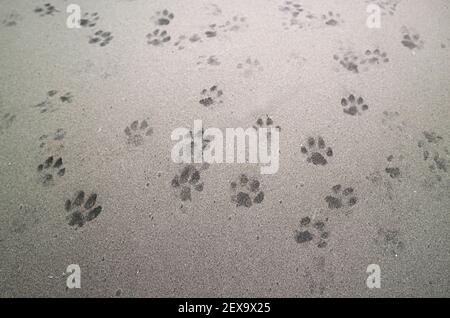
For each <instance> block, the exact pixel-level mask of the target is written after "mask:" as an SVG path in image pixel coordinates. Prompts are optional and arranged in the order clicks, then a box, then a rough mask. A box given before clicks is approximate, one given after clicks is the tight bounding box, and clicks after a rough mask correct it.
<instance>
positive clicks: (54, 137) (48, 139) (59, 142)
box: [39, 128, 66, 153]
mask: <svg viewBox="0 0 450 318" xmlns="http://www.w3.org/2000/svg"><path fill="white" fill-rule="evenodd" d="M65 136H66V131H65V130H64V129H62V128H58V129H57V130H56V131H55V132H53V133H51V134H44V135H41V136H40V137H39V148H40V149H42V150H43V151H44V152H46V153H47V152H56V153H57V152H59V151H61V150H62V149H63V148H64V145H63V140H64V137H65Z"/></svg>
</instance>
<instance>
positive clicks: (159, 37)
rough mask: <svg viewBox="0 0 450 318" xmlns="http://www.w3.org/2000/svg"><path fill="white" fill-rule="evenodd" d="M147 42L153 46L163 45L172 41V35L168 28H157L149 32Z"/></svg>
mask: <svg viewBox="0 0 450 318" xmlns="http://www.w3.org/2000/svg"><path fill="white" fill-rule="evenodd" d="M146 37H147V44H150V45H153V46H161V45H163V44H164V43H167V42H169V41H170V35H169V34H168V33H167V31H166V30H160V29H156V30H155V31H153V32H152V33H149V34H147V36H146Z"/></svg>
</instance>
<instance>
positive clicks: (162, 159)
mask: <svg viewBox="0 0 450 318" xmlns="http://www.w3.org/2000/svg"><path fill="white" fill-rule="evenodd" d="M48 1H51V2H50V3H47V2H45V1H44V0H42V1H40V0H39V1H36V0H33V1H32V0H0V15H1V16H0V70H1V71H0V297H20V296H23V297H449V296H450V248H449V247H450V234H449V233H450V161H449V160H450V153H449V149H450V112H449V107H450V76H449V71H450V4H449V2H448V1H447V0H403V1H400V0H384V1H381V0H378V1H366V0H345V1H344V0H321V1H317V0H316V1H314V0H292V1H284V0H216V1H200V0H192V1H175V0H155V1H148V0H96V1H88V0H74V1H68V0H67V1H65V0H48ZM297 1H298V2H297ZM74 3H75V4H77V5H78V6H79V8H80V9H81V17H82V20H81V25H80V28H72V27H69V26H71V23H72V22H73V21H74V19H72V18H70V15H71V13H67V9H68V6H69V5H70V4H74ZM374 3H375V4H378V6H379V8H380V17H381V19H380V27H379V28H371V27H368V25H367V19H368V17H369V13H367V8H368V5H369V4H374ZM69 9H70V8H69ZM69 12H72V11H71V10H69ZM68 22H69V24H68ZM194 120H202V122H203V126H204V128H209V127H215V128H219V129H221V130H223V131H224V130H225V128H237V127H242V128H244V129H247V128H249V127H253V126H256V127H257V128H258V129H259V127H280V143H279V144H280V159H279V164H280V168H279V170H278V172H277V173H275V174H267V175H264V174H261V173H260V165H258V164H255V163H227V164H225V163H220V164H219V163H216V164H210V165H209V166H208V165H204V164H203V165H202V164H194V165H186V164H178V163H174V162H173V160H172V158H171V151H172V147H173V146H174V145H175V142H174V141H172V140H171V133H172V131H174V130H175V129H176V128H179V127H186V128H188V129H193V124H194ZM205 143H206V145H205V146H206V147H208V141H205ZM70 264H77V265H79V266H80V269H81V288H79V289H70V288H67V286H66V280H67V278H68V276H69V274H68V273H67V272H66V269H67V267H68V266H69V265H70ZM370 264H377V265H378V266H379V268H380V270H381V288H373V289H370V288H368V287H367V285H366V279H367V277H368V276H369V274H368V273H367V272H366V270H367V267H368V266H369V265H370Z"/></svg>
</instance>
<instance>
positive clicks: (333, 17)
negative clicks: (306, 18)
mask: <svg viewBox="0 0 450 318" xmlns="http://www.w3.org/2000/svg"><path fill="white" fill-rule="evenodd" d="M321 19H322V21H324V23H325V24H326V25H329V26H337V25H341V24H342V23H344V21H343V20H342V19H341V15H340V14H339V13H334V12H332V11H329V12H328V13H327V14H322V16H321Z"/></svg>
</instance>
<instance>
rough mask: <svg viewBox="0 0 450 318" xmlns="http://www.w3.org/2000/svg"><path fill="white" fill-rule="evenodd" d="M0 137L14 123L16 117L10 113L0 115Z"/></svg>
mask: <svg viewBox="0 0 450 318" xmlns="http://www.w3.org/2000/svg"><path fill="white" fill-rule="evenodd" d="M0 116H1V117H0V135H2V134H3V133H4V132H5V131H6V130H8V129H9V128H10V127H11V126H12V124H13V123H14V121H15V120H16V115H14V114H11V113H5V114H1V115H0Z"/></svg>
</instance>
